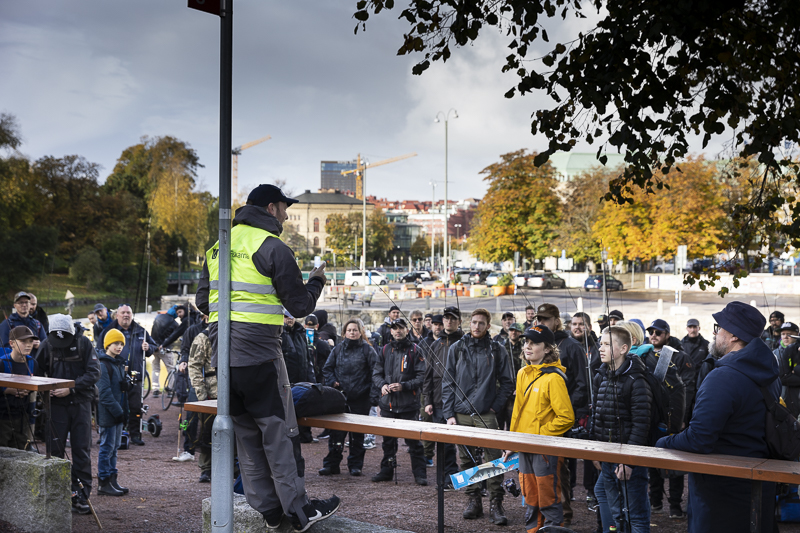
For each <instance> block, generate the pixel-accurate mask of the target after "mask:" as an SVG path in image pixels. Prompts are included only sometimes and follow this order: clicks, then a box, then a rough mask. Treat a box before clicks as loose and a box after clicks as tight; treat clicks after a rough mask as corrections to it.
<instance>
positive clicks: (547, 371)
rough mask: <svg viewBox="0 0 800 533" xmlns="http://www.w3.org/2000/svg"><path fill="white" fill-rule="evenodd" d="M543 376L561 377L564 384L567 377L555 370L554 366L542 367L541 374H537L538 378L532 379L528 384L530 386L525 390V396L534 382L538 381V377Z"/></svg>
mask: <svg viewBox="0 0 800 533" xmlns="http://www.w3.org/2000/svg"><path fill="white" fill-rule="evenodd" d="M545 374H558V375H559V376H561V377H562V378H563V379H564V383H566V382H567V375H566V374H564V373H563V372H562V371H561V370H559V369H558V368H556V367H554V366H546V367H544V368H543V369H542V373H541V374H539V375H538V376H536V379H534V380H533V381H531V382H530V384H529V385H528V386H527V388H526V389H525V394H528V390H529V389H530V388H531V387H532V386H533V384H534V383H536V380H537V379H539V378H540V377H542V376H544V375H545ZM523 396H524V395H523Z"/></svg>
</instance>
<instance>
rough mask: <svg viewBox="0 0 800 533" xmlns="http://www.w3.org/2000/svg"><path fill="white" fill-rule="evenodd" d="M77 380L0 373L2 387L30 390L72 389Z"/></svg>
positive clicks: (0, 385)
mask: <svg viewBox="0 0 800 533" xmlns="http://www.w3.org/2000/svg"><path fill="white" fill-rule="evenodd" d="M74 386H75V382H74V381H73V380H71V379H55V378H40V377H37V376H20V375H18V374H3V373H0V387H12V388H15V389H23V390H30V391H46V390H56V389H71V388H72V387H74Z"/></svg>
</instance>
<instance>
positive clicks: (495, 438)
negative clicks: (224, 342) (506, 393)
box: [184, 400, 800, 532]
mask: <svg viewBox="0 0 800 533" xmlns="http://www.w3.org/2000/svg"><path fill="white" fill-rule="evenodd" d="M184 408H185V409H186V410H187V411H195V412H200V413H209V414H216V412H217V401H216V400H206V401H203V402H191V403H186V404H185V405H184ZM298 423H299V424H300V425H303V426H309V427H318V428H327V429H335V430H339V431H348V432H350V431H352V432H355V433H372V434H376V435H384V436H388V437H398V438H409V439H419V440H427V441H432V442H445V443H451V444H461V445H469V446H480V447H483V448H495V449H501V450H514V451H517V452H527V453H536V454H544V455H556V456H559V457H570V458H572V457H574V458H577V459H588V460H593V461H605V462H611V463H624V464H626V465H635V466H648V467H653V468H664V469H667V470H678V471H683V472H694V473H699V474H712V475H716V476H725V477H733V478H740V479H749V480H751V481H752V482H753V490H752V492H751V511H750V514H751V523H750V531H751V532H760V531H761V516H760V515H761V482H762V481H774V482H779V483H790V484H798V483H800V463H798V462H793V461H776V460H773V459H756V458H750V457H738V456H733V455H703V454H696V453H690V452H683V451H678V450H665V449H662V448H652V447H649V446H634V445H631V444H614V443H608V442H597V441H590V440H580V439H565V438H561V437H547V436H542V435H530V434H527V433H512V432H508V431H500V430H495V429H483V428H475V427H469V426H448V425H444V424H434V423H430V422H418V421H413V420H400V419H395V418H381V417H370V416H365V415H352V414H340V415H325V416H317V417H308V418H300V419H298ZM436 477H437V485H438V489H437V490H438V497H439V498H438V500H439V506H438V507H439V508H438V513H439V531H440V532H443V531H444V478H445V474H444V447H443V446H437V457H436Z"/></svg>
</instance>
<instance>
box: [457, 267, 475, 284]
mask: <svg viewBox="0 0 800 533" xmlns="http://www.w3.org/2000/svg"><path fill="white" fill-rule="evenodd" d="M471 274H472V272H471V271H470V270H469V269H468V268H457V269H455V270H453V279H455V277H456V276H458V279H459V280H461V283H467V282H468V281H469V277H470V275H471Z"/></svg>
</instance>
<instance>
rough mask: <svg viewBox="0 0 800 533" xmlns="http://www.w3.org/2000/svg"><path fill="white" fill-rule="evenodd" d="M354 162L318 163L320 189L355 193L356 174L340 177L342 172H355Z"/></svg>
mask: <svg viewBox="0 0 800 533" xmlns="http://www.w3.org/2000/svg"><path fill="white" fill-rule="evenodd" d="M355 168H356V162H355V161H322V162H321V163H320V189H334V190H338V191H342V192H350V193H352V194H353V195H355V192H356V174H355V172H352V173H350V174H347V175H342V171H343V170H355Z"/></svg>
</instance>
